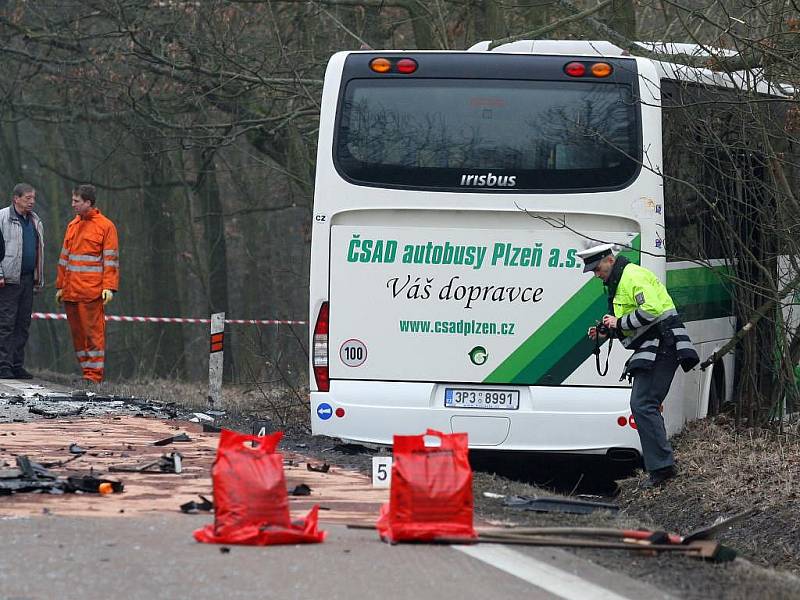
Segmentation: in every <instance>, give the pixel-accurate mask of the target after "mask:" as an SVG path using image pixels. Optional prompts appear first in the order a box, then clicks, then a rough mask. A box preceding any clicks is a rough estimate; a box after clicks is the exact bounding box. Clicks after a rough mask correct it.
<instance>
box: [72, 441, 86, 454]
mask: <svg viewBox="0 0 800 600" xmlns="http://www.w3.org/2000/svg"><path fill="white" fill-rule="evenodd" d="M69 453H70V454H85V453H86V449H85V448H81V447H80V446H79V445H78V444H77V443H76V442H73V443H71V444H70V445H69Z"/></svg>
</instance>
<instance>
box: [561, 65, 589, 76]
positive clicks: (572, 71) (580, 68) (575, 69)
mask: <svg viewBox="0 0 800 600" xmlns="http://www.w3.org/2000/svg"><path fill="white" fill-rule="evenodd" d="M564 73H566V74H567V75H569V76H570V77H583V76H584V75H586V65H584V64H583V63H579V62H571V63H567V66H565V67H564Z"/></svg>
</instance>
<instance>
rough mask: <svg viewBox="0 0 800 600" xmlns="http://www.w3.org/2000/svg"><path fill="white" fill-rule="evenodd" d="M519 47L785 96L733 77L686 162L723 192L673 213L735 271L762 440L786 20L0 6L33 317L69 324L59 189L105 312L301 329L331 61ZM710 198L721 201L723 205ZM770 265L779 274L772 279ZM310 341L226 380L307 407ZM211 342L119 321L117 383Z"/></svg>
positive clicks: (112, 338) (370, 7) (183, 331)
mask: <svg viewBox="0 0 800 600" xmlns="http://www.w3.org/2000/svg"><path fill="white" fill-rule="evenodd" d="M517 38H524V39H546V38H552V39H573V38H574V39H594V40H608V41H610V42H612V43H614V44H616V45H618V46H620V47H621V48H623V49H624V50H625V51H627V52H630V53H631V54H638V55H643V56H651V57H654V58H660V59H664V60H671V61H675V62H681V63H685V64H693V65H695V66H703V67H709V68H713V69H715V70H717V71H719V72H721V73H725V74H728V75H730V74H731V73H734V72H736V71H738V70H741V69H750V70H754V71H753V72H755V73H757V74H758V77H756V78H755V79H762V80H763V79H767V80H770V81H773V82H776V83H780V84H783V85H782V87H781V88H780V89H781V90H782V92H783V94H784V98H783V99H782V100H781V102H780V103H779V104H780V106H779V110H777V113H779V114H780V118H776V117H775V115H776V111H775V110H774V108H770V109H769V110H768V111H765V110H764V108H763V107H764V105H765V103H764V102H763V98H762V97H760V96H759V95H758V94H756V93H755V91H754V86H755V83H756V81H755V79H752V78H748V79H747V82H748V83H746V84H745V85H744V86H743V87H742V88H741V90H740V91H739V92H737V97H736V99H735V101H732V102H728V103H727V109H726V111H725V114H726V115H727V117H726V118H728V119H729V120H730V122H731V123H735V128H738V129H739V132H740V134H741V135H738V136H736V139H735V140H732V139H725V138H719V137H717V138H715V137H714V136H713V135H712V134H711V133H710V132H711V127H710V126H711V124H712V123H711V122H712V121H713V120H714V119H716V118H718V115H717V113H716V112H715V109H714V108H713V107H712V109H710V110H709V115H708V119H707V121H708V122H702V121H701V122H698V121H697V120H692V126H691V127H689V129H688V130H687V131H686V139H685V141H684V145H685V147H686V149H687V152H697V153H698V154H697V156H696V157H694V158H695V159H696V160H698V161H701V162H704V164H706V165H707V169H708V170H709V172H711V171H714V172H716V173H717V174H718V177H717V182H716V183H715V184H714V185H712V186H711V187H709V188H708V189H697V188H694V189H692V190H690V191H689V192H686V193H683V194H682V195H681V198H682V202H683V204H682V207H683V208H681V210H680V211H673V214H672V215H671V218H673V219H677V220H680V219H683V220H691V221H692V222H696V223H698V224H699V225H698V227H699V230H698V231H699V233H698V235H699V236H701V237H703V236H705V237H707V238H714V239H723V240H725V241H726V242H725V243H726V245H727V251H728V254H729V255H730V256H731V257H733V258H735V259H736V267H735V268H734V269H733V271H732V274H731V278H730V285H731V287H732V289H733V290H734V292H735V297H736V302H737V305H736V306H737V316H738V317H739V322H740V325H744V324H745V323H747V322H748V321H751V322H752V325H751V327H750V328H748V329H747V331H748V332H749V333H746V334H744V335H743V337H742V339H741V340H740V343H739V345H738V348H737V350H736V351H737V353H738V354H739V359H740V361H741V362H740V363H739V364H740V365H741V369H740V371H739V375H738V377H737V382H738V385H737V388H736V396H737V400H738V402H737V404H736V406H737V408H736V415H737V418H739V419H740V420H741V421H743V422H746V423H750V424H759V423H763V422H765V421H768V420H770V419H774V418H775V417H776V416H780V415H781V414H782V412H783V411H784V410H785V407H786V406H787V404H786V403H787V402H788V407H789V409H791V408H792V407H793V406H794V404H793V403H794V402H796V398H797V387H796V379H795V369H796V366H797V364H798V360H800V335H798V330H797V329H798V328H797V324H796V322H793V321H792V320H791V319H787V318H786V315H787V309H788V308H789V306H790V305H791V304H792V303H793V302H794V303H797V302H798V299H797V288H798V285H797V284H798V280H797V278H796V277H794V276H793V274H796V273H798V272H800V269H798V268H797V266H798V265H797V262H796V259H797V257H798V256H800V252H798V243H800V242H798V240H800V236H799V235H798V233H799V232H798V227H799V226H798V223H800V208H799V206H800V205H798V198H797V196H796V191H797V190H798V189H799V187H798V185H797V183H798V178H797V177H798V175H797V171H798V170H797V160H796V159H797V148H798V145H797V142H798V132H799V131H800V111H798V90H800V67H799V66H798V65H800V9H798V5H797V2H796V0H725V1H719V0H685V1H680V2H675V1H672V0H638V1H634V0H601V1H600V2H597V1H595V0H589V1H581V0H577V1H575V2H568V1H566V0H447V1H445V0H311V1H310V0H302V1H300V0H297V1H293V0H238V1H237V0H201V1H179V0H58V1H56V0H38V1H33V0H27V1H26V0H0V62H1V63H2V65H1V66H2V73H3V77H2V79H0V122H1V123H2V131H1V132H0V194H5V195H6V198H7V200H8V201H10V198H11V190H12V188H13V186H14V184H16V183H17V182H20V181H26V182H29V183H31V184H32V185H34V186H35V187H36V189H37V208H36V210H37V212H39V214H40V215H41V216H42V218H43V219H44V221H45V227H46V259H45V264H46V265H48V270H47V273H46V277H47V286H46V289H45V293H44V294H43V295H40V296H39V297H38V298H37V300H36V301H35V306H34V310H36V311H46V312H60V308H59V307H57V306H56V304H55V301H54V299H53V295H54V285H53V283H54V279H55V267H56V263H57V259H58V253H59V250H60V242H61V239H62V236H63V232H64V229H65V227H66V224H67V222H68V221H69V220H70V219H71V218H72V211H71V208H70V191H71V189H72V187H73V186H74V185H76V184H78V183H85V182H89V183H93V184H94V185H96V186H97V188H98V207H99V208H100V209H101V211H102V212H104V214H106V215H107V216H109V217H110V218H111V219H112V220H113V221H114V222H115V223H116V224H117V228H118V230H119V233H120V245H121V273H122V278H121V287H120V293H119V294H118V295H117V296H116V297H115V299H114V301H113V304H111V305H110V307H109V308H110V312H111V313H113V314H123V315H146V316H188V317H207V316H208V315H209V314H210V313H212V312H218V311H225V312H226V313H227V316H228V318H240V319H264V318H274V319H307V312H308V306H307V302H308V272H309V264H308V263H309V250H310V236H311V213H312V196H313V181H314V162H315V156H316V133H317V127H318V123H319V101H320V93H321V83H322V77H323V74H324V69H325V64H326V62H327V60H328V58H329V57H330V55H331V54H332V53H333V52H336V51H339V50H357V49H360V48H376V49H465V48H468V47H469V46H471V45H472V44H474V43H476V42H478V41H481V40H494V41H495V42H497V41H503V40H509V39H517ZM635 40H648V41H661V42H685V43H692V44H701V45H702V46H703V47H704V48H706V49H707V51H708V52H707V54H708V56H705V57H697V56H690V55H683V54H681V55H665V54H663V53H662V54H657V53H653V52H651V51H649V50H646V49H645V48H643V47H642V46H639V45H636V44H635V43H634V41H635ZM717 49H726V50H728V51H730V52H727V53H726V52H720V51H718V50H717ZM771 106H772V105H771ZM698 140H702V144H701V146H702V148H701V149H700V150H698ZM692 149H693V150H692ZM720 189H724V190H726V196H727V197H733V198H735V199H736V202H734V203H732V204H730V203H729V205H728V206H726V207H721V206H720V205H719V203H718V202H717V200H718V196H719V190H720ZM668 217H670V215H668ZM779 255H784V256H789V257H790V263H789V264H790V266H791V268H790V269H789V270H788V271H786V272H784V273H782V274H779V273H778V270H777V257H778V256H779ZM699 258H700V259H701V261H702V259H703V258H704V257H702V256H700V257H699ZM307 338H308V331H307V328H306V327H304V326H287V325H280V326H266V327H260V328H259V327H255V326H233V327H229V329H228V334H227V337H226V350H227V352H226V378H227V380H228V381H234V382H272V383H279V384H281V385H287V386H289V387H291V388H293V389H295V390H302V389H303V388H304V387H305V386H306V385H307V366H306V365H307V351H308V348H307V346H308V342H307ZM207 340H208V330H207V326H205V325H189V324H141V323H136V324H131V323H110V324H109V328H108V347H109V348H108V353H107V356H108V360H107V363H108V376H109V377H110V378H111V379H123V378H133V379H149V378H156V379H157V378H170V379H187V380H200V379H202V378H203V377H204V376H205V372H206V368H207V343H208V341H207ZM70 348H71V344H70V339H69V332H68V329H67V326H66V323H65V322H63V321H55V320H37V321H34V323H33V325H32V336H31V342H30V344H29V359H28V364H29V365H30V366H31V367H33V368H41V369H50V370H56V371H63V372H75V364H74V357H73V355H72V352H71V351H70ZM765 356H766V357H773V358H772V359H770V360H764V357H765ZM298 397H302V394H301V395H298Z"/></svg>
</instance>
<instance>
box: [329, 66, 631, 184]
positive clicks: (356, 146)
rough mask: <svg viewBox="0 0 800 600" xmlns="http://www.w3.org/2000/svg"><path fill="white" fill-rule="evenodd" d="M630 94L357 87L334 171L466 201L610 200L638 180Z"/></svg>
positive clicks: (402, 82)
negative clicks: (584, 194)
mask: <svg viewBox="0 0 800 600" xmlns="http://www.w3.org/2000/svg"><path fill="white" fill-rule="evenodd" d="M638 122H639V119H638V108H637V103H636V102H635V101H634V97H633V93H632V91H631V88H630V86H629V85H626V84H618V83H594V82H583V81H581V82H571V81H568V82H564V81H507V80H502V81H501V80H485V79H484V80H471V79H450V80H441V79H436V80H431V79H421V78H416V79H401V78H390V79H374V78H370V79H353V80H350V81H349V82H348V83H347V86H346V88H345V90H344V93H343V97H342V99H341V101H340V113H339V115H338V120H337V123H338V128H337V132H336V136H335V142H334V143H335V152H334V154H335V163H336V167H337V169H338V170H339V172H340V174H341V175H342V176H343V177H345V178H346V179H348V180H350V181H352V182H354V183H357V184H361V185H372V186H385V187H400V188H409V189H442V190H460V191H481V190H484V191H489V190H491V191H497V190H509V191H544V190H607V189H619V188H621V187H624V186H625V185H626V184H628V183H629V182H630V181H632V179H633V178H634V176H635V175H636V174H637V172H638V168H639V164H640V160H641V148H640V147H641V142H640V141H639V140H640V136H639V127H638Z"/></svg>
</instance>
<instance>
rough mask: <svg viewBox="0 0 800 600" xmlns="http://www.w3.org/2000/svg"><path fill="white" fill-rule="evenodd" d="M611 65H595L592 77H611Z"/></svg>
mask: <svg viewBox="0 0 800 600" xmlns="http://www.w3.org/2000/svg"><path fill="white" fill-rule="evenodd" d="M611 71H612V69H611V65H610V64H608V63H602V62H601V63H594V64H593V65H592V75H594V76H595V77H608V76H609V75H611Z"/></svg>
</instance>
